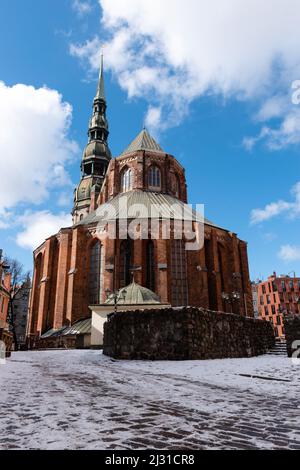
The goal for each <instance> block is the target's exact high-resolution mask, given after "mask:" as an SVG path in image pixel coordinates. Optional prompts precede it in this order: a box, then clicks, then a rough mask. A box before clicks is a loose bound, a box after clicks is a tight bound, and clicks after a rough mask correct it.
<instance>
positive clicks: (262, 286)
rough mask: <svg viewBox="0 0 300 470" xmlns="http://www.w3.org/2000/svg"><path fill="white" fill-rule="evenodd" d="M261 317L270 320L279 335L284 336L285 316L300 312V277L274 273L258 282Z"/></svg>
mask: <svg viewBox="0 0 300 470" xmlns="http://www.w3.org/2000/svg"><path fill="white" fill-rule="evenodd" d="M257 297H258V313H259V317H260V318H263V319H264V320H267V321H270V322H271V323H272V324H273V326H274V329H275V333H276V336H277V337H284V325H283V316H284V315H286V314H289V313H293V314H300V278H299V277H296V276H295V277H289V276H287V275H282V276H277V274H276V273H273V275H272V276H270V277H269V278H268V280H267V281H263V282H260V283H258V284H257Z"/></svg>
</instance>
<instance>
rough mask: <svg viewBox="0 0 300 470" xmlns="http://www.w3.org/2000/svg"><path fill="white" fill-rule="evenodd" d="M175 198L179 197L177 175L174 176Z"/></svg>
mask: <svg viewBox="0 0 300 470" xmlns="http://www.w3.org/2000/svg"><path fill="white" fill-rule="evenodd" d="M175 196H176V197H178V198H179V197H180V181H179V176H178V175H175Z"/></svg>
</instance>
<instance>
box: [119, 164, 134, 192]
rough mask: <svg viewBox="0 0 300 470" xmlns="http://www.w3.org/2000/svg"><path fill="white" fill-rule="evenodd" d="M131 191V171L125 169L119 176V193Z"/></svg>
mask: <svg viewBox="0 0 300 470" xmlns="http://www.w3.org/2000/svg"><path fill="white" fill-rule="evenodd" d="M131 190H132V170H131V169H130V168H125V170H123V171H122V174H121V191H122V193H126V192H127V191H131Z"/></svg>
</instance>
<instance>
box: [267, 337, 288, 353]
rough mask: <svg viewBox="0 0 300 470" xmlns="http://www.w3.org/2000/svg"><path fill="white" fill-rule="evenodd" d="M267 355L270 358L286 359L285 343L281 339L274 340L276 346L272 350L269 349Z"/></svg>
mask: <svg viewBox="0 0 300 470" xmlns="http://www.w3.org/2000/svg"><path fill="white" fill-rule="evenodd" d="M267 354H268V355H270V356H285V357H287V350H286V341H285V340H282V339H276V344H275V346H274V348H272V349H270V351H268V352H267Z"/></svg>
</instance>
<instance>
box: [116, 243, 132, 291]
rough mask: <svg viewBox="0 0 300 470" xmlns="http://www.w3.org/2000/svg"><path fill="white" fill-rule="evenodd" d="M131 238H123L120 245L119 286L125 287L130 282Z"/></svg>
mask: <svg viewBox="0 0 300 470" xmlns="http://www.w3.org/2000/svg"><path fill="white" fill-rule="evenodd" d="M132 248H133V246H132V240H123V241H122V243H121V246H120V276H119V279H120V288H122V287H126V286H128V285H129V284H131V282H132V275H131V270H132V257H133V249H132Z"/></svg>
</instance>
